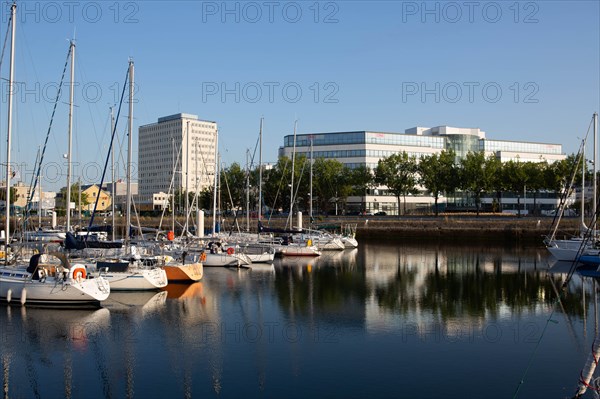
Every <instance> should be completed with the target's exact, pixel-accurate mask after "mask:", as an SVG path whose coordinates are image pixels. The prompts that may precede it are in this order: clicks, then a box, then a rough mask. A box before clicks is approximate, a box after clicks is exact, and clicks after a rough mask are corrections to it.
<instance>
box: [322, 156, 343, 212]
mask: <svg viewBox="0 0 600 399" xmlns="http://www.w3.org/2000/svg"><path fill="white" fill-rule="evenodd" d="M349 175H350V171H349V170H348V168H346V167H345V166H344V165H343V164H342V163H341V162H339V161H336V160H334V159H324V158H319V159H317V160H316V161H315V163H314V165H313V198H314V199H315V200H314V201H315V205H318V207H319V209H320V210H321V211H326V212H329V211H330V210H331V209H332V208H334V207H335V204H336V203H345V199H346V197H347V196H348V195H349V194H350V192H351V190H352V185H351V183H350V179H349Z"/></svg>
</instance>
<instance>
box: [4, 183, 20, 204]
mask: <svg viewBox="0 0 600 399" xmlns="http://www.w3.org/2000/svg"><path fill="white" fill-rule="evenodd" d="M18 199H19V195H18V194H17V189H16V188H14V187H11V188H10V203H11V205H14V203H15V202H17V200H18ZM0 201H4V202H6V186H4V188H3V189H2V190H0Z"/></svg>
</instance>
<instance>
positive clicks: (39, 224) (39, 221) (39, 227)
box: [36, 146, 42, 230]
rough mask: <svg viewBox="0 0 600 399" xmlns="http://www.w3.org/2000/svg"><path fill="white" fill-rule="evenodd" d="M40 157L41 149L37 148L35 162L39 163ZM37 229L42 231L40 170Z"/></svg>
mask: <svg viewBox="0 0 600 399" xmlns="http://www.w3.org/2000/svg"><path fill="white" fill-rule="evenodd" d="M40 157H41V149H40V147H39V146H38V155H37V157H36V159H37V161H36V163H37V162H41V161H40ZM38 229H39V230H41V229H42V173H41V170H40V178H39V180H38Z"/></svg>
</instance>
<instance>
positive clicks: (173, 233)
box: [167, 231, 175, 241]
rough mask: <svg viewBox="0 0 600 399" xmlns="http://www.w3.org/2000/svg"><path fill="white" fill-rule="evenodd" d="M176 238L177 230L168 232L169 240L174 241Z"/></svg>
mask: <svg viewBox="0 0 600 399" xmlns="http://www.w3.org/2000/svg"><path fill="white" fill-rule="evenodd" d="M174 239H175V232H173V231H169V232H168V233H167V240H169V241H173V240H174Z"/></svg>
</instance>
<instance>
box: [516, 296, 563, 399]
mask: <svg viewBox="0 0 600 399" xmlns="http://www.w3.org/2000/svg"><path fill="white" fill-rule="evenodd" d="M559 301H560V296H558V297H557V298H556V301H555V302H554V305H552V312H551V313H550V316H549V317H548V319H547V320H546V325H545V326H544V329H543V330H542V333H541V334H540V338H539V339H538V341H537V343H536V344H535V348H534V349H533V352H532V353H531V356H530V357H529V361H528V363H527V368H526V369H525V372H524V373H523V376H522V377H521V380H520V381H519V385H518V386H517V389H516V390H515V393H514V394H513V399H516V398H517V396H519V390H520V389H521V387H522V386H523V384H524V383H525V377H527V373H528V372H529V369H530V368H531V365H532V364H533V358H534V357H535V355H536V353H537V350H538V348H539V347H540V343H541V342H542V338H544V334H545V333H546V330H547V329H548V324H550V321H552V316H554V312H556V305H557V304H558V302H559Z"/></svg>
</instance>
